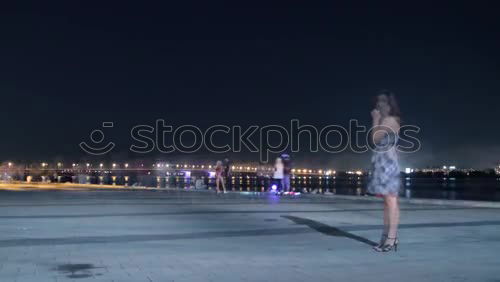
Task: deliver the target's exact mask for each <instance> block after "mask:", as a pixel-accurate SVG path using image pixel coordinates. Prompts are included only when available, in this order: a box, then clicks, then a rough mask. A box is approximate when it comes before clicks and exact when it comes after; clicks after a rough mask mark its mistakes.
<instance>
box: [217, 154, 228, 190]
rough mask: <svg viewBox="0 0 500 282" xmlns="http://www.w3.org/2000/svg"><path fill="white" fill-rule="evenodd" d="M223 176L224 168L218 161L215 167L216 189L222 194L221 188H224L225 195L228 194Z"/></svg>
mask: <svg viewBox="0 0 500 282" xmlns="http://www.w3.org/2000/svg"><path fill="white" fill-rule="evenodd" d="M223 174H224V167H223V166H222V162H221V161H217V164H216V165H215V188H216V192H217V193H220V186H222V189H223V191H224V193H226V185H225V184H224V176H223Z"/></svg>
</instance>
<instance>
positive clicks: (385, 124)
mask: <svg viewBox="0 0 500 282" xmlns="http://www.w3.org/2000/svg"><path fill="white" fill-rule="evenodd" d="M371 115H372V120H373V127H372V131H371V134H372V135H371V138H372V140H373V143H374V144H375V151H374V152H373V156H372V159H371V165H372V174H371V176H370V181H369V183H368V192H369V193H372V194H375V195H377V196H379V197H382V198H383V199H384V230H383V232H382V238H381V239H380V243H379V244H378V245H377V246H375V247H373V249H374V250H375V251H377V252H388V251H391V250H392V249H394V251H397V247H398V243H399V241H398V238H397V231H398V225H399V203H398V197H399V190H400V188H401V175H400V169H399V162H398V155H397V152H396V143H397V141H398V133H399V128H400V115H401V114H400V112H399V107H398V104H397V102H396V98H395V97H394V94H392V93H391V92H389V91H385V90H384V91H381V92H380V93H379V95H378V96H377V98H376V103H375V109H374V110H373V111H372V112H371Z"/></svg>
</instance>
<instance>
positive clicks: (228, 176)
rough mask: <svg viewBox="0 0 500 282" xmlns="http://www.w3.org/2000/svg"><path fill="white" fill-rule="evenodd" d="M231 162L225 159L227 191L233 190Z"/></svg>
mask: <svg viewBox="0 0 500 282" xmlns="http://www.w3.org/2000/svg"><path fill="white" fill-rule="evenodd" d="M231 177H232V171H231V161H230V160H229V159H228V158H225V159H224V178H225V179H226V186H227V189H231Z"/></svg>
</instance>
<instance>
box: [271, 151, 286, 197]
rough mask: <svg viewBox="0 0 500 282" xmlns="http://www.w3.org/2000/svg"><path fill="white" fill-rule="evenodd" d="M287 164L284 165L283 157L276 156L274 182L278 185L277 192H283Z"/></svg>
mask: <svg viewBox="0 0 500 282" xmlns="http://www.w3.org/2000/svg"><path fill="white" fill-rule="evenodd" d="M284 169H285V166H284V165H283V160H282V159H281V158H276V162H275V163H274V173H273V182H274V183H275V185H277V187H276V192H277V193H279V192H283V173H284Z"/></svg>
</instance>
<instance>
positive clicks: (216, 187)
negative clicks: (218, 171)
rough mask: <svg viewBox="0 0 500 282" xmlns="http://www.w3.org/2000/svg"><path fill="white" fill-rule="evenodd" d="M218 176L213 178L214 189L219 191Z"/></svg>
mask: <svg viewBox="0 0 500 282" xmlns="http://www.w3.org/2000/svg"><path fill="white" fill-rule="evenodd" d="M219 178H220V177H219V176H217V177H216V178H215V189H216V191H217V192H219Z"/></svg>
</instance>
